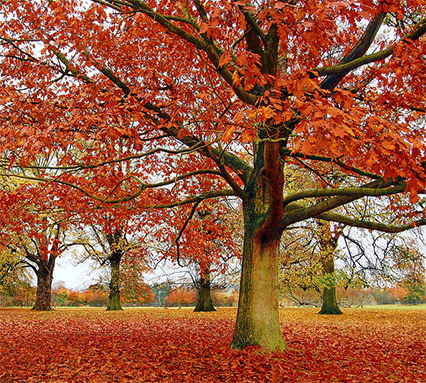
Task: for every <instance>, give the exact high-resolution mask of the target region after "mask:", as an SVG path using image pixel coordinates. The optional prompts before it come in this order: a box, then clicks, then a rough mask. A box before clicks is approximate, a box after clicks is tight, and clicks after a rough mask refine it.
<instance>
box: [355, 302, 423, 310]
mask: <svg viewBox="0 0 426 383" xmlns="http://www.w3.org/2000/svg"><path fill="white" fill-rule="evenodd" d="M363 308H364V309H367V310H370V309H373V310H426V304H425V303H423V304H420V305H365V306H364V307H363Z"/></svg>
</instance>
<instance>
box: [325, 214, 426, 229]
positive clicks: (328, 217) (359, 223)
mask: <svg viewBox="0 0 426 383" xmlns="http://www.w3.org/2000/svg"><path fill="white" fill-rule="evenodd" d="M317 218H320V219H323V220H324V221H330V222H338V223H342V224H344V225H348V226H352V227H359V228H363V229H369V230H377V231H383V232H386V233H401V232H403V231H407V230H410V229H413V228H415V227H419V226H423V225H426V218H423V219H419V220H416V221H412V222H410V223H407V224H405V225H387V224H384V223H378V222H374V221H364V220H361V219H355V218H351V217H348V216H344V215H341V214H335V213H329V212H326V213H322V214H320V215H318V216H317Z"/></svg>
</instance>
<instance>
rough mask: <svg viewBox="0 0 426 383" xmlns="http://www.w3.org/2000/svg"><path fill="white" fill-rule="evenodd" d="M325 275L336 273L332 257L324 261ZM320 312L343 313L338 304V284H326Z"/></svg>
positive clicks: (327, 313) (329, 313) (326, 313)
mask: <svg viewBox="0 0 426 383" xmlns="http://www.w3.org/2000/svg"><path fill="white" fill-rule="evenodd" d="M322 265H323V269H324V275H326V274H329V275H333V274H334V259H333V258H330V259H328V260H326V261H325V262H323V263H322ZM319 314H324V315H341V314H343V313H342V311H341V310H340V308H339V306H338V305H337V294H336V286H328V287H327V286H326V287H324V288H323V290H322V307H321V311H320V312H319Z"/></svg>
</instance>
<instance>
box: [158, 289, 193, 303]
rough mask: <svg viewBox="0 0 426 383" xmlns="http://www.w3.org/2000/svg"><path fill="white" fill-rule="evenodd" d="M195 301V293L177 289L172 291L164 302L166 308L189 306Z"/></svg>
mask: <svg viewBox="0 0 426 383" xmlns="http://www.w3.org/2000/svg"><path fill="white" fill-rule="evenodd" d="M196 300H197V292H196V291H195V290H188V289H186V288H183V287H179V288H177V289H175V290H173V291H172V292H171V293H170V294H169V295H168V297H167V298H166V300H165V302H164V303H165V305H166V306H189V305H190V304H193V303H195V301H196Z"/></svg>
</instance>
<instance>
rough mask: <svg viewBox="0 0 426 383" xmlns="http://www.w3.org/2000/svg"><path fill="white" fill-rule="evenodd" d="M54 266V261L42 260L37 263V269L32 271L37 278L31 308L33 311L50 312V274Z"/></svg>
mask: <svg viewBox="0 0 426 383" xmlns="http://www.w3.org/2000/svg"><path fill="white" fill-rule="evenodd" d="M54 264H55V263H54V260H53V261H51V262H48V261H47V260H44V259H42V260H40V262H38V269H37V270H36V269H34V271H35V273H36V276H37V293H36V301H35V304H34V307H33V308H32V309H33V310H36V311H50V310H52V280H53V276H52V274H53V269H54Z"/></svg>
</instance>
